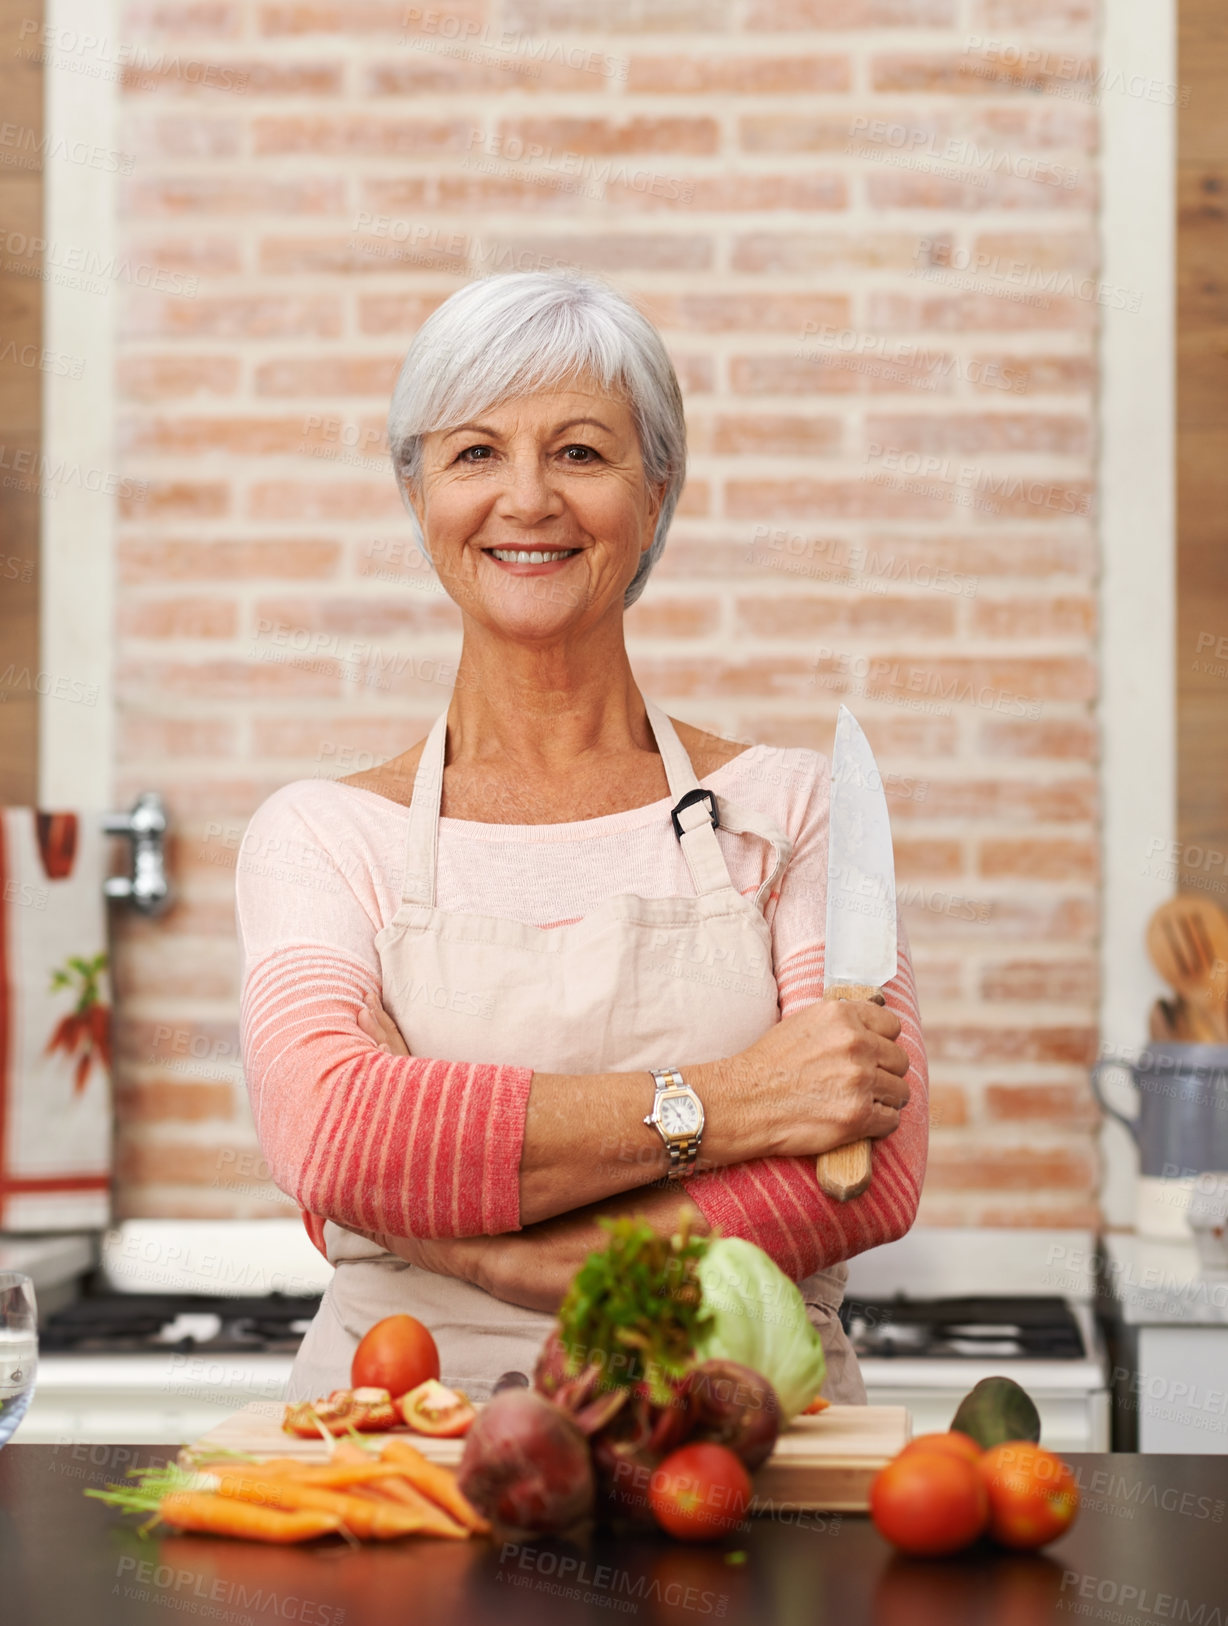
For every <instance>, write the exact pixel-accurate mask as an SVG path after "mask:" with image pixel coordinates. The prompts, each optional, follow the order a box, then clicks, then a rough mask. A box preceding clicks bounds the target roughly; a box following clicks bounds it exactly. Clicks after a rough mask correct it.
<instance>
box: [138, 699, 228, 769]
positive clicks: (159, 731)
mask: <svg viewBox="0 0 1228 1626" xmlns="http://www.w3.org/2000/svg"><path fill="white" fill-rule="evenodd" d="M117 722H118V730H119V756H120V759H121V760H122V761H125V762H130V761H132V760H134V759H137V758H141V757H152V758H155V759H161V758H163V757H199V758H205V759H206V760H207V759H209V758H216V757H233V756H234V755H236V753H237V751H238V745H239V733H238V723H237V721H236V719H234V718H233V717H154V716H151V715H149V714H145V713H141V712H136V711H125V712H124V713H122V714H121V715H120V717H119V718H118V719H117Z"/></svg>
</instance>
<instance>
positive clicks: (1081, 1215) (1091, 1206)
mask: <svg viewBox="0 0 1228 1626" xmlns="http://www.w3.org/2000/svg"><path fill="white" fill-rule="evenodd" d="M922 1223H923V1224H926V1225H929V1224H933V1223H940V1222H935V1221H931V1220H930V1219H928V1218H926V1219H924V1220H923V1221H922ZM952 1223H956V1224H960V1225H973V1226H981V1227H983V1228H984V1229H986V1230H990V1231H996V1230H1001V1229H1003V1228H1005V1227H1007V1226H1009V1227H1011V1228H1012V1229H1015V1230H1024V1229H1027V1228H1028V1227H1030V1226H1035V1227H1037V1228H1038V1229H1041V1230H1047V1231H1094V1230H1096V1229H1097V1228H1098V1227H1099V1226H1100V1225H1102V1224H1103V1223H1104V1221H1103V1216H1102V1215H1101V1212H1100V1209H1099V1207H1098V1206H1097V1204H1096V1202H1095V1200H1094V1199H1093V1198H1088V1199H1087V1200H1085V1201H1083V1202H1073V1201H1072V1202H1067V1203H1055V1202H1040V1203H1038V1202H1031V1201H1028V1200H1027V1199H1021V1202H1020V1205H1019V1206H1018V1207H1012V1208H998V1207H995V1206H994V1204H992V1203H974V1204H971V1205H970V1206H969V1207H968V1210H967V1212H966V1213H965V1214H964V1216H963V1217H962V1218H961V1219H960V1220H958V1221H953V1222H952Z"/></svg>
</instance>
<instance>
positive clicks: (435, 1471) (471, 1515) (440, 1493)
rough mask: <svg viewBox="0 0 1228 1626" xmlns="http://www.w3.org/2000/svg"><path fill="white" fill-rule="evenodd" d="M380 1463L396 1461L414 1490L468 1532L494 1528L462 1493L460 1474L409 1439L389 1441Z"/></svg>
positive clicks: (385, 1445) (382, 1450)
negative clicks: (458, 1478) (432, 1458)
mask: <svg viewBox="0 0 1228 1626" xmlns="http://www.w3.org/2000/svg"><path fill="white" fill-rule="evenodd" d="M380 1460H381V1461H383V1462H395V1463H396V1465H397V1466H398V1467H399V1468H400V1470H401V1472H402V1473H403V1474H404V1475H405V1478H406V1479H407V1480H408V1481H409V1483H410V1485H411V1486H412V1487H413V1489H414V1490H419V1491H421V1492H422V1494H423V1495H424V1496H428V1497H429V1498H430V1499H431V1501H432V1502H438V1504H439V1506H440V1507H441V1508H443V1509H444V1511H445V1512H447V1513H450V1514H451V1515H452V1517H453V1518H454V1519H456V1520H457V1521H458V1522H459V1523H461V1524H463V1525H464V1526H465V1528H466V1529H468V1530H476V1531H477V1532H478V1533H479V1535H484V1534H485V1533H486V1532H487V1531H488V1530H489V1529H490V1521H489V1519H484V1518H483V1517H482V1515H481V1514H480V1513H479V1512H478V1511H477V1509H476V1508H475V1507H474V1506H473V1505H472V1504H471V1503H470V1502H469V1500H468V1499H467V1497H465V1496H464V1495H463V1494H462V1493H461V1489H460V1487H459V1485H458V1484H457V1483H456V1475H455V1474H454V1473H452V1472H451V1470H450V1469H448V1468H441V1467H440V1466H439V1464H438V1463H436V1462H431V1461H429V1460H428V1459H427V1458H426V1457H424V1456H423V1455H422V1453H421V1451H419V1450H418V1449H417V1448H416V1447H415V1446H412V1445H410V1443H409V1441H408V1440H396V1439H393V1440H385V1441H384V1444H383V1447H382V1449H381V1451H380Z"/></svg>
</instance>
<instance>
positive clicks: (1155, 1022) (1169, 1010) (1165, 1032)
mask: <svg viewBox="0 0 1228 1626" xmlns="http://www.w3.org/2000/svg"><path fill="white" fill-rule="evenodd" d="M1179 1022H1180V1016H1179V1013H1178V1010H1177V1006H1176V1005H1174V1004H1172V1003H1171V1001H1169V1000H1167V999H1157V1000H1156V1002H1155V1004H1154V1005H1153V1006H1152V1007H1151V1011H1150V1013H1149V1015H1148V1019H1147V1037H1148V1038H1149V1039H1155V1040H1156V1041H1157V1042H1158V1043H1165V1042H1171V1041H1172V1040H1174V1039H1179V1038H1180V1037H1181V1034H1180V1032H1179V1026H1178V1025H1179Z"/></svg>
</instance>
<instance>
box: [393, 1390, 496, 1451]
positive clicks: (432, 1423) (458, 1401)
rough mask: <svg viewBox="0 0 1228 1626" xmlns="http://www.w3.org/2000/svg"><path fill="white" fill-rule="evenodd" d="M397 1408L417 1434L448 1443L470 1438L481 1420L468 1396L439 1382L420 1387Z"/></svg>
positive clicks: (405, 1396)
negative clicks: (463, 1436) (475, 1423)
mask: <svg viewBox="0 0 1228 1626" xmlns="http://www.w3.org/2000/svg"><path fill="white" fill-rule="evenodd" d="M396 1404H397V1406H398V1408H399V1409H400V1413H401V1416H402V1417H403V1418H404V1419H405V1421H406V1423H407V1424H408V1426H409V1427H410V1428H412V1429H413V1430H414V1432H415V1433H417V1434H434V1435H436V1436H438V1437H439V1438H440V1439H445V1440H451V1439H455V1438H456V1436H457V1435H458V1434H467V1433H468V1432H469V1427H470V1424H471V1423H472V1422H473V1419H474V1418H475V1417H476V1416H477V1412H476V1411H475V1410H474V1408H473V1404H472V1402H471V1401H470V1399H469V1396H468V1395H466V1394H462V1392H461V1391H460V1390H459V1389H449V1388H448V1387H447V1386H446V1385H445V1384H442V1383H440V1382H439V1381H438V1379H436V1378H428V1379H427V1380H426V1382H425V1383H420V1384H419V1385H418V1387H417V1388H416V1389H411V1390H410V1391H409V1393H408V1394H404V1395H402V1396H401V1397H400V1399H399V1400H398V1401H397V1402H396Z"/></svg>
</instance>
